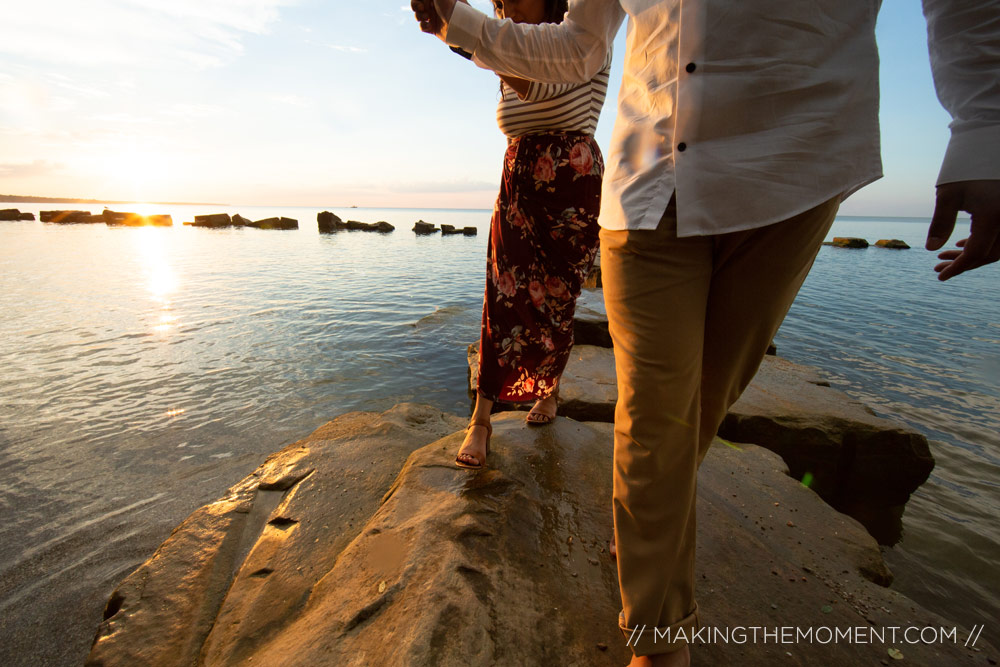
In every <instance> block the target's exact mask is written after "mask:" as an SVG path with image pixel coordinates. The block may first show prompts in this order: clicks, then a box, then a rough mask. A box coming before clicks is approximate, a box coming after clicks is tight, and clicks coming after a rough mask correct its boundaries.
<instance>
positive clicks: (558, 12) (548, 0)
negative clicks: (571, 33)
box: [545, 0, 569, 23]
mask: <svg viewBox="0 0 1000 667" xmlns="http://www.w3.org/2000/svg"><path fill="white" fill-rule="evenodd" d="M567 11H569V0H545V20H546V22H548V23H562V20H563V16H565V15H566V12H567Z"/></svg>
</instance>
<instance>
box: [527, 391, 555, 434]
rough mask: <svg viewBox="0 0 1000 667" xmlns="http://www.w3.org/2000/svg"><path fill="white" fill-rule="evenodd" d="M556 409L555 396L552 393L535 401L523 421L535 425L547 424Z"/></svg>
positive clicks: (552, 417)
mask: <svg viewBox="0 0 1000 667" xmlns="http://www.w3.org/2000/svg"><path fill="white" fill-rule="evenodd" d="M556 409H557V404H556V396H555V393H552V394H550V395H549V396H548V397H547V398H543V399H541V400H538V401H535V404H534V405H533V406H532V407H531V410H530V411H529V412H528V416H527V417H525V418H524V421H526V422H528V423H529V424H534V425H537V426H541V425H542V424H549V423H551V422H552V420H553V419H555V418H556Z"/></svg>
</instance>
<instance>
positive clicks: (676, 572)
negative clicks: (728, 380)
mask: <svg viewBox="0 0 1000 667" xmlns="http://www.w3.org/2000/svg"><path fill="white" fill-rule="evenodd" d="M674 210H675V209H674V206H673V202H672V201H671V205H670V206H668V208H667V211H666V213H665V214H664V217H663V219H662V220H661V221H660V225H659V227H658V228H657V229H656V230H655V231H649V230H643V231H608V230H602V232H601V272H602V279H603V282H604V299H605V304H606V307H607V313H608V325H609V329H610V332H611V337H612V339H613V340H614V346H615V368H616V372H617V375H618V404H617V407H616V410H615V450H614V477H613V501H614V502H613V510H614V521H615V541H616V543H617V550H618V580H619V585H620V588H621V595H622V607H623V613H622V616H620V617H619V625H620V626H621V629H622V632H623V633H624V635H625V638H626V641H627V642H628V644H629V646H630V648H632V650H633V653H635V654H636V655H639V656H642V655H650V654H654V653H664V652H668V651H671V650H674V649H677V648H680V647H682V646H683V645H684V643H685V642H683V641H680V642H676V641H674V639H675V637H674V635H675V634H676V632H677V631H678V630H683V631H686V632H687V633H688V634H690V631H691V630H693V629H694V628H695V627H696V625H697V615H696V611H697V606H696V604H695V600H694V545H695V532H694V529H695V522H694V511H695V484H696V475H697V468H698V443H699V436H698V428H699V421H700V395H699V384H700V382H701V375H702V344H703V340H704V322H705V307H706V302H707V298H708V294H709V286H710V280H711V272H712V266H711V261H712V247H713V246H712V239H711V238H709V237H695V238H686V239H678V238H677V237H676V232H675V229H676V219H675V216H674Z"/></svg>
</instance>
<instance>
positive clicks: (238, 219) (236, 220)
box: [233, 213, 253, 227]
mask: <svg viewBox="0 0 1000 667" xmlns="http://www.w3.org/2000/svg"><path fill="white" fill-rule="evenodd" d="M233 224H234V225H235V226H237V227H249V226H250V225H252V224H253V221H252V220H250V219H249V218H244V217H243V216H242V215H240V214H239V213H237V214H236V215H234V216H233Z"/></svg>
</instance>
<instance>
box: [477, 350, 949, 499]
mask: <svg viewBox="0 0 1000 667" xmlns="http://www.w3.org/2000/svg"><path fill="white" fill-rule="evenodd" d="M477 350H478V343H474V344H472V345H470V346H469V349H468V361H469V369H470V370H469V391H470V395H474V393H475V386H476V378H477V374H478V367H477ZM615 377H616V376H615V366H614V352H613V351H612V350H611V349H608V348H603V347H597V346H590V345H575V346H574V347H573V350H572V352H571V356H570V360H569V363H568V364H567V365H566V371H565V373H564V374H563V378H562V382H561V386H560V390H559V413H560V414H562V415H565V416H567V417H570V418H572V419H576V420H579V421H610V422H613V421H614V406H615V402H616V401H617V400H618V390H617V386H616V379H615ZM526 407H530V404H529V405H528V406H526ZM719 435H720V436H722V437H724V438H727V439H729V440H734V441H737V442H752V443H757V444H760V445H762V446H764V447H767V448H768V449H770V450H772V451H774V452H776V453H778V454H779V455H781V457H782V458H783V459H784V460H785V462H786V463H787V464H788V466H789V468H790V470H791V474H792V475H793V476H794V477H796V479H803V478H804V477H805V478H807V479H808V480H809V483H810V485H811V486H812V488H813V489H815V490H816V491H817V493H819V494H820V495H821V496H823V498H825V499H826V500H827V501H828V502H830V503H831V504H833V505H835V506H836V507H839V508H848V507H851V508H855V507H877V508H888V507H897V506H900V505H903V504H904V503H905V502H906V501H907V499H908V498H909V496H910V494H911V493H912V492H913V491H915V490H916V489H917V488H918V487H919V486H920V485H921V484H923V483H924V481H926V479H927V477H928V475H930V471H931V470H932V469H933V467H934V459H933V457H932V456H931V454H930V449H929V447H928V444H927V439H926V438H925V437H924V436H923V435H921V434H920V433H917V432H916V431H914V430H912V429H909V428H907V427H905V426H902V425H900V424H898V423H896V422H892V421H890V420H888V419H884V418H881V417H878V416H877V415H875V413H874V412H873V411H872V410H871V409H870V408H868V407H867V406H865V405H864V404H863V403H861V402H860V401H857V400H855V399H853V398H851V397H850V396H848V395H847V394H845V393H844V392H842V391H839V390H837V389H833V388H832V387H830V386H829V383H828V382H826V381H824V380H823V379H822V377H821V376H820V374H819V372H818V371H817V370H816V369H813V368H810V367H807V366H802V365H799V364H794V363H792V362H790V361H788V360H786V359H782V358H780V357H775V356H770V355H769V356H766V357H765V358H764V361H763V362H762V364H761V367H760V370H759V371H758V372H757V375H756V376H755V377H754V379H753V381H752V382H751V383H750V386H749V387H748V388H747V390H746V391H745V392H744V393H743V396H741V397H740V400H739V401H737V402H736V404H735V405H734V406H733V407H732V409H731V410H730V412H729V415H727V417H726V419H725V421H724V422H723V424H722V427H721V428H720V429H719ZM807 475H808V477H807Z"/></svg>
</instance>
